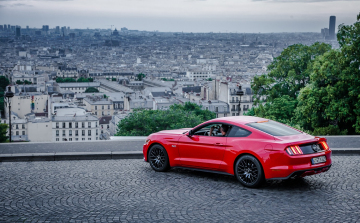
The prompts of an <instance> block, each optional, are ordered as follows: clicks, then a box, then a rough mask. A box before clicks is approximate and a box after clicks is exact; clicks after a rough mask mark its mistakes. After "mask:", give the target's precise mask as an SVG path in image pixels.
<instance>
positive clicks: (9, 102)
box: [5, 86, 14, 142]
mask: <svg viewBox="0 0 360 223" xmlns="http://www.w3.org/2000/svg"><path fill="white" fill-rule="evenodd" d="M5 97H6V99H7V104H8V105H9V136H10V137H9V141H10V142H11V101H10V99H11V98H12V97H14V93H13V92H12V91H11V87H10V86H8V91H7V92H6V94H5Z"/></svg>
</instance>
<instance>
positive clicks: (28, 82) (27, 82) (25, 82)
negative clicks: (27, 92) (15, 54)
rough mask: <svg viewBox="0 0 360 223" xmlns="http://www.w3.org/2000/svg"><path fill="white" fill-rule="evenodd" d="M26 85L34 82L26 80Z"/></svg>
mask: <svg viewBox="0 0 360 223" xmlns="http://www.w3.org/2000/svg"><path fill="white" fill-rule="evenodd" d="M24 84H32V82H30V81H27V80H25V81H24Z"/></svg>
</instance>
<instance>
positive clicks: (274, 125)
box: [246, 120, 301, 136]
mask: <svg viewBox="0 0 360 223" xmlns="http://www.w3.org/2000/svg"><path fill="white" fill-rule="evenodd" d="M246 125H248V126H250V127H253V128H255V129H258V130H260V131H263V132H266V133H268V134H270V135H273V136H290V135H298V134H301V132H300V131H297V130H295V129H293V128H290V127H288V126H286V125H283V124H281V123H278V122H274V121H270V120H269V121H261V122H252V123H248V124H246Z"/></svg>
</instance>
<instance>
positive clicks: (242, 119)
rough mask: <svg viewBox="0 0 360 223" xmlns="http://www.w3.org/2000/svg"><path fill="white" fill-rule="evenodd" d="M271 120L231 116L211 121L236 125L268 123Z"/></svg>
mask: <svg viewBox="0 0 360 223" xmlns="http://www.w3.org/2000/svg"><path fill="white" fill-rule="evenodd" d="M267 120H269V119H265V118H260V117H256V116H245V115H244V116H230V117H222V118H216V119H212V120H211V121H220V122H228V123H230V122H232V123H236V124H242V125H245V124H248V123H251V122H259V121H267Z"/></svg>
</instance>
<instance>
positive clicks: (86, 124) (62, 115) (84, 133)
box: [51, 108, 99, 142]
mask: <svg viewBox="0 0 360 223" xmlns="http://www.w3.org/2000/svg"><path fill="white" fill-rule="evenodd" d="M51 121H52V124H51V129H52V130H51V131H52V141H53V142H59V141H95V140H99V120H98V118H97V117H95V116H92V115H90V114H85V115H84V111H83V109H80V108H77V109H76V108H64V109H58V110H57V114H56V116H53V117H52V120H51Z"/></svg>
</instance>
